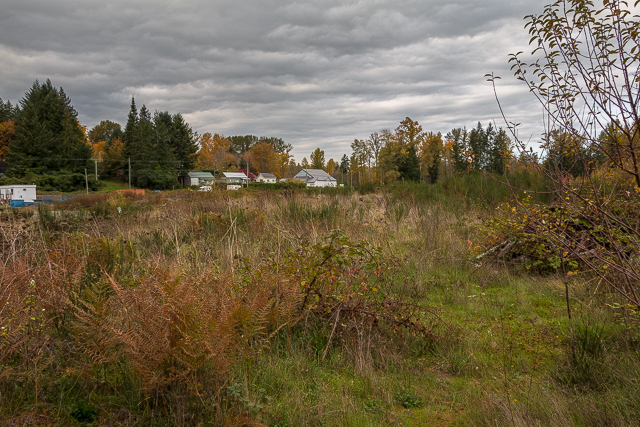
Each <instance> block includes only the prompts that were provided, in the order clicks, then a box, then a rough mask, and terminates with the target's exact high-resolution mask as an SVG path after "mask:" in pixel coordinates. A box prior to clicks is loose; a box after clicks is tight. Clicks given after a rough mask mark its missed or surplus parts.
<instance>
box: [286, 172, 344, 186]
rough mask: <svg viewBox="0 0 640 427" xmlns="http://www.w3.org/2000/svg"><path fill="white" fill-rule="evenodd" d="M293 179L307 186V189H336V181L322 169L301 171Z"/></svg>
mask: <svg viewBox="0 0 640 427" xmlns="http://www.w3.org/2000/svg"><path fill="white" fill-rule="evenodd" d="M293 179H295V180H296V181H301V182H304V183H306V184H307V187H336V186H337V185H338V181H337V180H336V179H335V178H334V177H332V176H331V175H329V174H328V173H326V172H325V171H323V170H322V169H302V170H301V171H300V172H298V173H297V174H295V175H294V177H293Z"/></svg>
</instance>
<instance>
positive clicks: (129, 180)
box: [127, 157, 131, 190]
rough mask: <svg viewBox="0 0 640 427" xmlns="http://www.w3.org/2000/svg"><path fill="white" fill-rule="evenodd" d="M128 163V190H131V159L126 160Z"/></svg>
mask: <svg viewBox="0 0 640 427" xmlns="http://www.w3.org/2000/svg"><path fill="white" fill-rule="evenodd" d="M127 160H128V161H129V190H131V157H129V158H127Z"/></svg>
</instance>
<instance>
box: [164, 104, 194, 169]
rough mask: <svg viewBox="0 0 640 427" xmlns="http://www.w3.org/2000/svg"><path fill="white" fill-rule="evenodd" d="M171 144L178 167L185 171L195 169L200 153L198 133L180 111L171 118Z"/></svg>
mask: <svg viewBox="0 0 640 427" xmlns="http://www.w3.org/2000/svg"><path fill="white" fill-rule="evenodd" d="M170 144H171V147H172V148H173V154H174V155H175V161H176V163H177V169H178V170H180V171H185V172H187V171H190V170H191V169H193V168H194V167H195V164H196V160H197V153H198V144H197V142H196V135H195V133H194V132H193V130H192V129H191V127H190V126H189V125H188V124H187V122H185V121H184V118H183V117H182V114H180V113H178V114H175V115H174V116H173V117H172V118H171V142H170Z"/></svg>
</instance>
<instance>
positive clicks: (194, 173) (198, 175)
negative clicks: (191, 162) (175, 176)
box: [187, 171, 213, 179]
mask: <svg viewBox="0 0 640 427" xmlns="http://www.w3.org/2000/svg"><path fill="white" fill-rule="evenodd" d="M187 175H189V178H200V179H213V175H211V172H200V171H191V172H189V173H188V174H187Z"/></svg>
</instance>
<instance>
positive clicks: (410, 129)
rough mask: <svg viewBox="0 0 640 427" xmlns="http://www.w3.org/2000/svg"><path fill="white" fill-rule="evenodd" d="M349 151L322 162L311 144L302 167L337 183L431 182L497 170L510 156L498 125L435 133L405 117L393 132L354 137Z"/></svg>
mask: <svg viewBox="0 0 640 427" xmlns="http://www.w3.org/2000/svg"><path fill="white" fill-rule="evenodd" d="M351 150H352V151H351V154H350V155H347V154H344V155H343V156H342V157H341V158H340V160H339V162H336V161H335V160H333V159H329V160H328V161H327V162H326V163H325V160H324V151H323V150H321V149H320V148H317V149H316V150H315V151H314V152H312V153H311V155H310V157H309V158H310V162H309V161H308V160H307V159H306V157H305V158H303V159H302V164H301V166H302V167H310V168H313V169H324V170H326V171H327V173H329V174H331V175H334V176H336V177H339V178H341V179H342V181H343V182H346V183H350V184H360V183H363V182H375V183H392V182H396V181H423V182H429V183H435V182H437V181H438V179H439V178H440V177H442V176H445V175H451V174H453V173H471V172H472V171H487V172H491V173H498V174H503V173H504V172H505V171H506V169H507V167H508V165H509V163H510V162H511V161H512V159H513V156H512V153H511V150H512V147H511V141H510V139H509V138H508V136H507V134H506V132H505V131H504V130H502V129H495V127H494V126H493V125H492V124H489V125H488V126H487V127H486V128H485V127H483V126H482V124H481V123H480V122H478V125H477V126H476V127H475V128H474V129H471V130H470V131H468V130H467V129H466V128H455V129H452V130H451V131H450V132H449V133H447V134H446V135H445V136H444V137H443V135H442V133H440V132H437V133H435V132H427V131H424V130H423V129H422V126H421V125H420V123H418V122H417V121H415V120H412V119H411V118H409V117H407V118H405V119H404V120H402V121H401V122H400V124H399V125H398V127H397V128H396V129H395V130H393V131H392V130H390V129H382V130H380V131H378V132H373V133H371V134H370V135H369V137H368V138H367V139H354V141H353V142H352V143H351Z"/></svg>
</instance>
